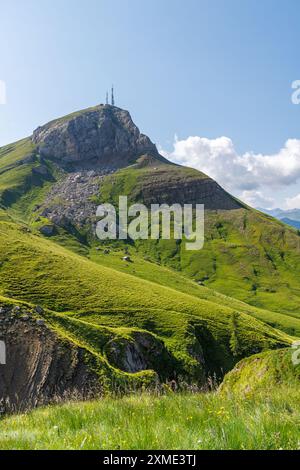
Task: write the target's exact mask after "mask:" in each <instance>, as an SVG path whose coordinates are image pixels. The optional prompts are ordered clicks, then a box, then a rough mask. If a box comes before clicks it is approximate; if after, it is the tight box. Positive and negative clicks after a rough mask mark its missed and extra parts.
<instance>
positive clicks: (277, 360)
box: [221, 345, 300, 395]
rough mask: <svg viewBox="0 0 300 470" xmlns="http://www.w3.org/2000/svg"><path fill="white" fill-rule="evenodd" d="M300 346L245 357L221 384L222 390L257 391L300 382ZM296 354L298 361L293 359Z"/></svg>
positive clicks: (295, 384)
mask: <svg viewBox="0 0 300 470" xmlns="http://www.w3.org/2000/svg"><path fill="white" fill-rule="evenodd" d="M299 350H300V346H299V345H298V346H295V348H289V349H282V350H280V351H266V352H264V353H261V354H255V355H254V356H251V357H248V358H246V359H243V360H242V361H241V362H239V363H238V364H237V365H236V366H235V368H234V369H233V370H232V371H230V372H229V373H228V374H227V375H226V376H225V379H224V382H223V384H222V387H221V393H222V394H229V395H230V394H236V393H237V394H246V395H249V394H256V393H258V392H259V391H263V390H271V389H278V388H283V390H284V389H285V388H286V387H288V386H291V385H292V386H294V387H298V389H299V385H300V363H299V357H300V353H299ZM293 357H294V362H293Z"/></svg>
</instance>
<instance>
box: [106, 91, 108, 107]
mask: <svg viewBox="0 0 300 470" xmlns="http://www.w3.org/2000/svg"><path fill="white" fill-rule="evenodd" d="M106 104H108V91H107V92H106Z"/></svg>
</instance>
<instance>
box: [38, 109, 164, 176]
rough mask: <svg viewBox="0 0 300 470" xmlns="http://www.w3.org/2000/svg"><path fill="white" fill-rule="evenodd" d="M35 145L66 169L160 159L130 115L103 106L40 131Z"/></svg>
mask: <svg viewBox="0 0 300 470" xmlns="http://www.w3.org/2000/svg"><path fill="white" fill-rule="evenodd" d="M32 141H33V142H34V143H35V144H36V145H37V146H38V150H39V153H40V155H41V156H42V157H45V158H48V159H52V160H54V161H56V162H57V163H58V164H59V165H61V166H62V167H63V168H65V169H71V170H78V169H104V168H105V169H111V170H113V169H117V168H122V167H125V166H128V165H130V164H132V163H134V162H135V161H136V159H137V158H138V157H139V156H141V155H143V154H145V153H148V154H151V155H154V156H155V157H156V158H157V159H159V160H164V158H163V157H162V156H160V155H159V153H158V151H157V149H156V146H155V145H154V144H153V143H152V142H151V140H150V139H149V138H148V137H147V136H145V135H144V134H141V133H140V131H139V129H138V128H137V126H136V125H135V124H134V123H133V121H132V119H131V116H130V114H129V112H128V111H125V110H123V109H120V108H117V107H115V106H110V105H99V106H96V107H95V108H90V109H87V110H84V111H81V112H78V113H74V114H71V115H69V116H66V117H64V118H61V119H57V120H55V121H52V122H50V123H48V124H46V125H44V126H42V127H39V128H38V129H36V130H35V131H34V133H33V136H32Z"/></svg>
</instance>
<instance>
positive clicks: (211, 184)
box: [133, 166, 242, 210]
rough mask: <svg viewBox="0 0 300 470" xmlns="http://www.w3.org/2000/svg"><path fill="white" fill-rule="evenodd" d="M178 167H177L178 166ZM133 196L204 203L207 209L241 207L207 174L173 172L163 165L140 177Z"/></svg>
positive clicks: (164, 201) (148, 202)
mask: <svg viewBox="0 0 300 470" xmlns="http://www.w3.org/2000/svg"><path fill="white" fill-rule="evenodd" d="M179 168H180V167H179ZM133 197H134V199H136V200H138V201H142V202H143V203H144V204H146V206H150V205H151V204H169V205H172V204H174V202H176V203H177V204H181V205H183V204H194V205H195V204H204V206H205V209H209V210H233V209H240V208H241V207H242V205H241V203H239V202H238V201H237V200H236V199H235V198H234V197H233V196H231V195H230V194H228V193H227V192H226V191H225V190H224V189H223V188H221V186H220V185H219V184H218V183H217V182H216V181H214V180H213V179H211V178H209V177H208V176H205V175H204V177H200V173H199V177H195V176H191V175H186V174H185V172H184V171H179V172H177V174H176V173H175V174H174V172H170V170H169V168H168V167H166V166H161V167H158V168H157V169H156V170H155V171H153V172H152V173H149V174H148V175H147V178H144V179H143V184H141V185H140V187H139V188H137V189H136V191H135V192H134V193H133Z"/></svg>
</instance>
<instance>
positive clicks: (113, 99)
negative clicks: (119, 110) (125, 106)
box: [111, 86, 115, 106]
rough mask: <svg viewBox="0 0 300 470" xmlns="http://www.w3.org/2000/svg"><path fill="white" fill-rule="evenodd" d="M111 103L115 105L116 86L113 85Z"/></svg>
mask: <svg viewBox="0 0 300 470" xmlns="http://www.w3.org/2000/svg"><path fill="white" fill-rule="evenodd" d="M111 105H112V106H114V105H115V95H114V86H112V87H111Z"/></svg>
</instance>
